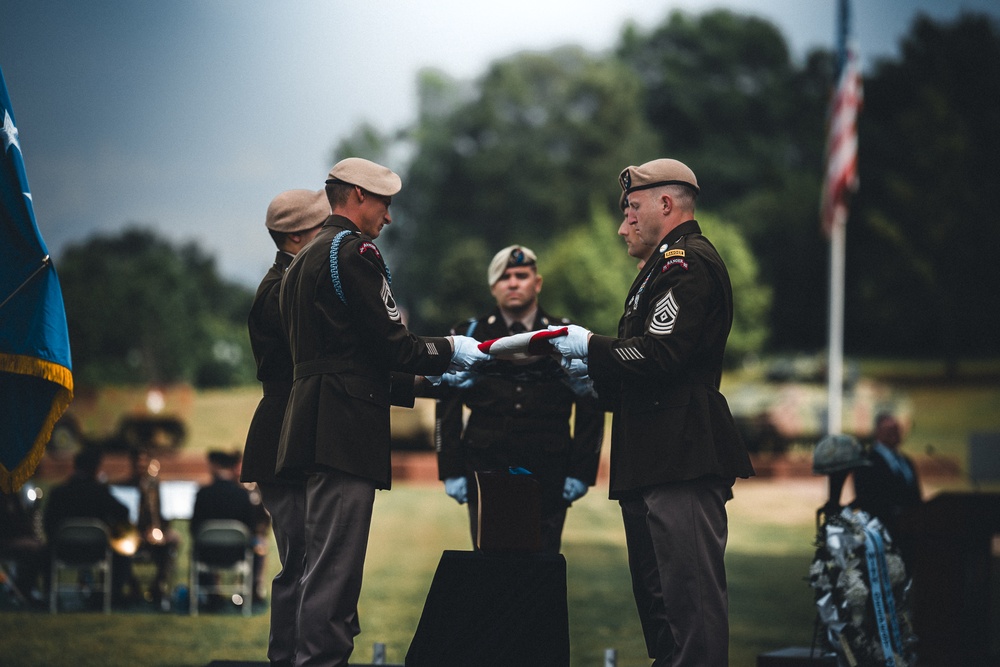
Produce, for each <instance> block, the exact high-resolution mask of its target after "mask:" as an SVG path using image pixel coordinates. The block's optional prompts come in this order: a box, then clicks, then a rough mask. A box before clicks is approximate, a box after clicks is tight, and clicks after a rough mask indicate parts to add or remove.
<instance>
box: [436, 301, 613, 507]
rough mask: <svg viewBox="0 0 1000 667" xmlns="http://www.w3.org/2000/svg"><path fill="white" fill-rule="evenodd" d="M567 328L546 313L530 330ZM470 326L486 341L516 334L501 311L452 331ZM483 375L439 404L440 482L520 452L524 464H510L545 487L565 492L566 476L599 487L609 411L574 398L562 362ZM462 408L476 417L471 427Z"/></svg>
mask: <svg viewBox="0 0 1000 667" xmlns="http://www.w3.org/2000/svg"><path fill="white" fill-rule="evenodd" d="M473 322H475V326H474V327H473ZM568 323H569V320H566V319H560V318H554V317H552V316H550V315H548V314H547V313H545V312H544V311H542V310H541V309H539V310H538V313H537V314H536V316H535V321H534V323H533V326H532V327H531V328H532V330H539V329H545V328H546V327H548V326H549V325H550V324H557V325H563V324H568ZM470 328H472V333H471V336H472V337H473V338H475V339H476V340H480V341H486V340H492V339H494V338H500V337H503V336H509V335H510V333H511V332H510V330H508V328H507V323H506V322H505V321H504V318H503V315H501V313H500V309H499V308H496V309H494V311H493V312H492V313H491V314H489V315H487V316H486V317H483V318H481V319H479V320H471V321H468V322H464V323H462V324H460V325H458V326H456V327H455V328H454V329H453V333H456V334H461V335H470V334H469V330H470ZM477 373H478V375H477V378H478V379H477V381H476V383H475V384H474V385H473V386H472V387H471V388H469V389H463V390H456V389H453V388H450V389H448V390H445V392H443V395H442V396H441V397H440V399H439V400H438V404H437V417H438V418H437V420H436V427H437V428H436V434H435V436H436V437H435V445H436V448H437V452H438V476H439V477H440V478H441V479H447V478H449V477H458V476H462V475H466V474H468V471H469V470H485V469H489V467H484V466H486V464H487V462H491V463H494V464H495V462H497V461H502V460H504V459H505V456H506V455H507V454H506V453H507V452H512V451H517V452H520V453H522V454H523V455H524V458H523V459H519V460H518V461H513V460H511V461H508V462H507V464H508V465H521V466H523V467H525V468H528V469H529V470H531V471H532V472H533V473H536V474H539V475H541V477H540V479H541V481H542V482H543V484H544V483H550V484H556V485H558V491H559V492H560V493H561V492H562V487H563V481H564V479H565V478H566V476H570V477H575V478H576V479H579V480H580V481H582V482H584V483H585V484H588V485H592V484H593V483H594V481H595V479H596V477H597V467H598V463H599V460H600V452H601V443H602V440H603V438H604V411H603V410H601V409H600V408H598V406H597V401H596V399H595V398H593V397H590V396H578V395H577V394H576V393H574V391H573V390H572V388H571V387H570V386H569V384H568V383H567V381H568V376H567V375H566V373H565V372H564V371H563V370H562V368H561V367H560V365H559V363H558V362H557V361H556V360H554V359H552V358H548V357H543V358H539V359H536V360H534V361H531V362H530V363H523V364H519V363H516V362H514V361H504V360H491V361H487V362H484V363H483V364H481V365H480V366H479V367H478V368H477ZM463 404H464V405H466V406H468V407H469V409H470V411H471V414H470V415H469V420H468V424H466V425H465V426H464V428H463V419H462V406H463ZM574 404H575V405H576V416H575V421H574V426H573V435H572V436H571V435H570V428H569V423H570V416H571V414H572V412H573V406H574ZM490 467H492V466H490ZM533 468H534V469H533ZM470 483H472V482H471V480H470Z"/></svg>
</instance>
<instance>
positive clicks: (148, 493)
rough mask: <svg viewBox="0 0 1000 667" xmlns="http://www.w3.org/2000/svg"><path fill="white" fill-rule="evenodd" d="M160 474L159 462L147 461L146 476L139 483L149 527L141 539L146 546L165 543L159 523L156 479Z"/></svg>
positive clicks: (158, 499) (158, 487)
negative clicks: (144, 541)
mask: <svg viewBox="0 0 1000 667" xmlns="http://www.w3.org/2000/svg"><path fill="white" fill-rule="evenodd" d="M159 474H160V462H159V461H157V460H156V459H151V460H150V461H149V467H148V468H146V474H145V475H144V476H143V478H142V480H140V482H139V491H140V492H141V493H142V499H143V500H144V501H145V507H144V509H145V511H146V512H148V513H149V526H148V527H147V528H146V531H145V533H144V534H143V538H144V539H145V540H146V544H151V545H154V546H161V545H163V544H164V543H165V542H166V535H164V533H163V525H162V522H161V521H160V484H159V483H158V481H157V479H156V477H157V475H159ZM141 522H142V521H141V518H140V523H141Z"/></svg>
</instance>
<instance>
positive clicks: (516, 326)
mask: <svg viewBox="0 0 1000 667" xmlns="http://www.w3.org/2000/svg"><path fill="white" fill-rule="evenodd" d="M527 330H528V327H526V326H524V324H523V323H522V322H514V323H513V324H511V325H510V332H511V333H512V334H519V333H524V332H525V331H527Z"/></svg>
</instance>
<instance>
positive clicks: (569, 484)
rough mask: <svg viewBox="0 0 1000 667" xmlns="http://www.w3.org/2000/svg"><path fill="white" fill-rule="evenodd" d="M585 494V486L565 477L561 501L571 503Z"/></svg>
mask: <svg viewBox="0 0 1000 667" xmlns="http://www.w3.org/2000/svg"><path fill="white" fill-rule="evenodd" d="M585 493H587V485H586V484H584V483H583V482H581V481H580V480H578V479H576V478H575V477H567V478H566V483H565V484H564V485H563V499H564V500H566V501H567V502H573V501H574V500H576V499H577V498H582V497H583V494H585Z"/></svg>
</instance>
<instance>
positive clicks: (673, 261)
mask: <svg viewBox="0 0 1000 667" xmlns="http://www.w3.org/2000/svg"><path fill="white" fill-rule="evenodd" d="M675 266H679V267H681V268H682V269H684V270H685V271H687V270H688V263H687V262H686V261H684V260H683V259H681V258H680V257H674V258H673V259H668V260H667V262H666V263H665V264H664V265H663V268H662V269H660V273H666V272H667V270H668V269H672V268H673V267H675Z"/></svg>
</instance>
